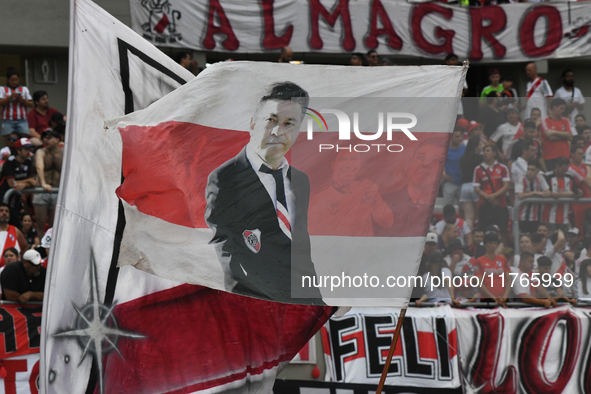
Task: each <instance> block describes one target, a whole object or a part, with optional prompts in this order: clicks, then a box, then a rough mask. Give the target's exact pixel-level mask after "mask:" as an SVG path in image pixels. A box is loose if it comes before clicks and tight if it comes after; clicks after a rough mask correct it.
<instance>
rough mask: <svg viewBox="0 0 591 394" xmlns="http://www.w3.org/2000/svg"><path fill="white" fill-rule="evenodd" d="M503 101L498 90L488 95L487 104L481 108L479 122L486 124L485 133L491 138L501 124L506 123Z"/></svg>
mask: <svg viewBox="0 0 591 394" xmlns="http://www.w3.org/2000/svg"><path fill="white" fill-rule="evenodd" d="M502 105H503V103H502V101H501V98H500V97H499V93H498V92H490V93H489V94H488V95H487V96H486V105H485V106H484V108H482V109H481V110H480V113H479V115H478V122H479V123H481V124H482V125H483V126H484V135H485V136H486V138H487V139H488V138H490V137H491V136H492V135H493V133H494V132H495V130H496V129H497V127H499V125H501V124H503V123H505V114H504V113H503V111H501V107H502Z"/></svg>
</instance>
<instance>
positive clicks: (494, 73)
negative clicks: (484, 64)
mask: <svg viewBox="0 0 591 394" xmlns="http://www.w3.org/2000/svg"><path fill="white" fill-rule="evenodd" d="M488 80H489V81H490V85H488V86H485V87H484V89H482V92H481V93H480V101H479V104H480V108H484V107H485V106H486V99H485V98H486V97H490V96H489V94H490V93H491V92H498V93H501V92H504V91H505V88H504V87H503V85H501V83H500V82H501V74H500V73H499V70H497V69H496V68H491V69H490V70H489V71H488ZM493 131H494V130H493Z"/></svg>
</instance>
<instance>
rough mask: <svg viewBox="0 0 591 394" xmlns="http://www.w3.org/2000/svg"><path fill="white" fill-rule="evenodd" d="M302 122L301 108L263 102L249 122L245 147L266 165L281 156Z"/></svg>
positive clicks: (296, 134) (290, 144) (291, 103)
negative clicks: (254, 152) (248, 138)
mask: <svg viewBox="0 0 591 394" xmlns="http://www.w3.org/2000/svg"><path fill="white" fill-rule="evenodd" d="M301 122H302V107H301V106H300V105H299V104H298V103H295V102H292V101H291V100H290V101H288V100H267V101H265V102H264V103H262V104H261V106H260V108H259V110H258V111H257V113H256V114H255V116H254V117H253V118H252V119H251V120H250V142H249V143H248V145H249V146H250V147H251V148H253V149H254V150H255V151H256V152H257V154H258V155H259V156H260V157H261V158H262V159H263V160H265V161H266V162H273V161H275V160H278V159H280V158H282V157H283V156H285V154H286V153H287V152H288V151H289V149H290V148H291V146H292V145H293V144H294V142H295V140H296V138H297V137H298V133H299V130H300V124H301Z"/></svg>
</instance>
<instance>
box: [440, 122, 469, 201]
mask: <svg viewBox="0 0 591 394" xmlns="http://www.w3.org/2000/svg"><path fill="white" fill-rule="evenodd" d="M463 135H464V133H463V132H462V131H461V130H454V132H453V134H452V136H451V142H450V144H449V149H448V151H447V158H446V159H445V168H444V170H443V176H442V179H443V180H444V183H443V203H444V204H445V205H450V204H454V203H455V201H456V200H457V201H458V202H459V200H460V192H461V189H462V170H461V168H460V159H461V158H462V156H463V155H464V152H466V145H463V144H462V136H463Z"/></svg>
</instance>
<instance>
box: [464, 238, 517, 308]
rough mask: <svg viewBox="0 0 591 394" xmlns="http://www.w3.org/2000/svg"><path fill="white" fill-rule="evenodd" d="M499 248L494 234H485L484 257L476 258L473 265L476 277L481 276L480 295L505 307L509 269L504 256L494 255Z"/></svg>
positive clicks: (508, 286) (508, 285) (508, 290)
mask: <svg viewBox="0 0 591 394" xmlns="http://www.w3.org/2000/svg"><path fill="white" fill-rule="evenodd" d="M497 246H499V238H498V236H497V234H496V233H493V232H491V233H487V234H486V235H485V236H484V248H485V250H486V253H485V254H484V256H480V257H479V258H477V259H476V260H475V261H474V263H473V265H474V267H475V271H476V272H477V274H476V275H478V276H483V277H484V280H483V281H482V286H481V287H480V291H481V294H482V295H483V296H484V297H489V298H492V299H493V300H494V301H495V302H496V303H497V304H499V305H501V306H503V307H506V302H507V297H508V296H509V292H510V291H511V277H510V276H509V272H511V268H510V267H509V263H508V262H507V259H506V258H505V257H504V256H499V255H497V254H495V250H496V249H497Z"/></svg>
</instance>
